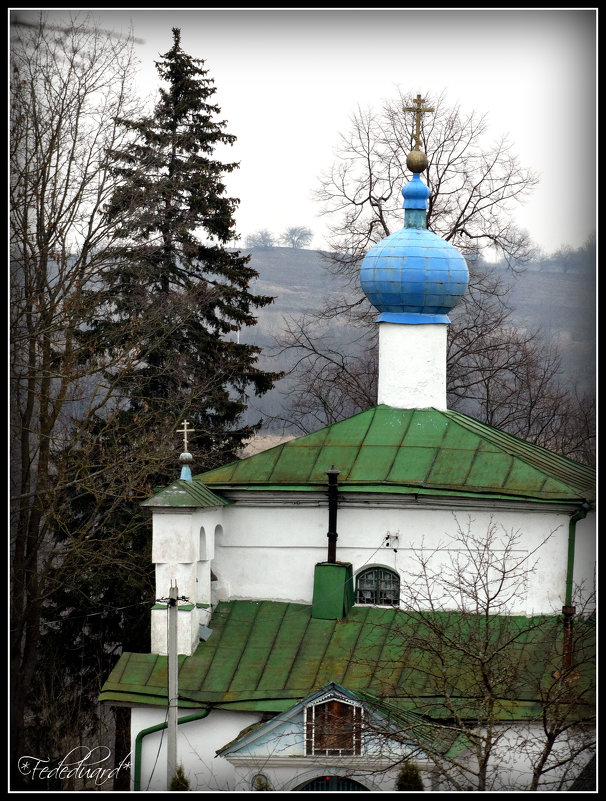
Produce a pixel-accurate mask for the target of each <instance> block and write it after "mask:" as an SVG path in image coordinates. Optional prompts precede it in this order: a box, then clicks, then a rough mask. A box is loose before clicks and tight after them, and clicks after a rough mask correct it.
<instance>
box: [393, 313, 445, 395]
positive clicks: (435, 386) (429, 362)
mask: <svg viewBox="0 0 606 801" xmlns="http://www.w3.org/2000/svg"><path fill="white" fill-rule="evenodd" d="M447 328H448V326H447V324H446V323H431V324H421V325H406V324H402V323H385V322H382V323H379V381H378V394H377V402H378V403H379V404H385V405H387V406H392V407H393V408H395V409H426V408H429V407H435V408H436V409H442V410H444V409H446V343H447V338H446V332H447Z"/></svg>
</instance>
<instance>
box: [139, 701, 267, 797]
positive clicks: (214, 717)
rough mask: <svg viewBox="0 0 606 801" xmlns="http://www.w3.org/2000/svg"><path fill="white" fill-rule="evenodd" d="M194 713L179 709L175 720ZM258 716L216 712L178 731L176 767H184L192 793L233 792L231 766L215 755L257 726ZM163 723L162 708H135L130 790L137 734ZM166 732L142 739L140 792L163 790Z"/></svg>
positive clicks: (233, 777)
mask: <svg viewBox="0 0 606 801" xmlns="http://www.w3.org/2000/svg"><path fill="white" fill-rule="evenodd" d="M195 712H196V710H192V709H179V711H178V715H177V717H178V718H181V717H186V716H189V715H192V714H195ZM260 719H261V716H260V715H259V714H258V713H252V712H229V711H227V710H222V709H217V710H213V711H211V712H210V714H209V715H208V716H207V717H205V718H202V719H200V720H195V721H191V722H188V723H183V724H181V725H179V726H178V727H177V764H181V765H183V770H184V773H185V776H186V777H187V778H188V780H189V782H190V788H191V789H192V790H200V791H213V790H214V791H229V790H234V789H236V780H237V774H236V771H235V769H234V767H233V766H232V765H230V764H229V762H227V761H226V760H225V759H220V758H219V757H217V755H216V751H217V749H218V748H220V747H221V746H223V745H226V744H227V743H228V742H230V741H231V740H233V739H234V738H235V737H236V736H237V735H238V734H239V733H240V732H241V731H242V729H244V728H246V727H247V726H250V725H252V724H253V723H256V722H258V721H259V720H260ZM165 720H166V709H165V708H163V707H157V708H152V707H144V708H139V707H134V708H133V710H132V714H131V757H132V759H133V767H132V768H131V787H132V786H133V782H134V776H135V768H134V759H135V758H136V756H135V754H136V748H135V741H136V737H137V735H138V734H139V732H141V731H143V730H144V729H148V728H150V727H152V726H155V725H157V724H162V723H164V722H165ZM167 740H168V737H167V731H166V729H163V730H161V731H157V732H153V733H151V734H148V735H146V736H145V737H143V739H142V746H141V755H140V768H141V783H140V789H141V790H143V791H145V790H149V791H163V790H166V762H167V754H166V745H167Z"/></svg>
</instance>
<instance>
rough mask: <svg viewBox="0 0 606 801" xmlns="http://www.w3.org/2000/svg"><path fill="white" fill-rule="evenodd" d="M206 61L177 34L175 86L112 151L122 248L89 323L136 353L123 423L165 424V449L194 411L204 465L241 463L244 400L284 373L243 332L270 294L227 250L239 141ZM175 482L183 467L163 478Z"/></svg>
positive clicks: (165, 59)
mask: <svg viewBox="0 0 606 801" xmlns="http://www.w3.org/2000/svg"><path fill="white" fill-rule="evenodd" d="M203 65H204V61H203V60H201V59H196V58H192V57H191V56H189V55H187V54H186V53H185V52H184V51H183V49H182V47H181V41H180V31H179V29H177V28H173V46H172V47H171V49H170V50H169V51H168V52H167V53H166V54H165V55H164V56H162V60H161V61H159V62H157V63H156V67H157V70H158V73H159V75H160V77H161V79H163V81H164V82H165V83H166V84H167V85H166V86H165V87H164V88H161V89H160V99H159V102H158V103H157V105H156V107H155V110H154V113H153V115H152V116H149V117H146V118H144V119H142V120H121V121H120V122H121V124H122V125H123V126H125V127H126V128H127V129H128V130H129V131H130V132H131V133H132V136H133V140H132V142H131V143H130V145H129V146H128V147H126V148H122V149H121V150H117V151H116V152H114V154H113V155H114V159H115V166H114V172H115V175H116V178H117V179H118V188H117V190H116V192H115V194H114V196H113V198H112V201H111V203H110V204H109V207H108V209H107V216H108V219H109V220H110V221H111V222H113V223H114V224H115V225H116V228H117V233H118V235H119V237H120V240H121V241H120V245H119V246H118V247H117V248H116V251H115V257H116V258H115V266H114V267H113V269H112V270H111V271H110V273H109V275H108V276H107V277H106V285H105V288H104V290H103V291H102V292H101V293H100V298H99V300H100V303H99V305H98V308H99V309H100V314H99V316H98V318H97V319H96V320H94V321H93V323H92V325H91V332H92V334H93V335H94V336H95V337H101V340H102V341H104V342H105V346H106V347H107V348H108V350H109V349H111V348H113V347H115V343H116V332H117V331H120V332H122V337H123V338H122V340H121V345H122V346H124V342H125V339H124V338H126V341H128V342H130V343H132V347H131V352H132V349H133V348H135V349H137V350H138V358H137V360H136V361H137V367H136V369H131V370H128V371H126V372H124V374H123V375H121V376H119V377H118V382H119V384H120V387H121V390H122V392H123V394H124V399H125V404H126V411H125V413H124V416H123V420H124V422H125V423H126V418H130V419H131V420H132V419H137V418H138V417H139V416H144V417H145V419H146V421H147V423H148V425H151V426H153V427H158V434H159V437H158V440H157V441H158V444H159V443H160V441H161V440H162V437H161V436H160V429H161V428H164V429H166V427H167V426H168V427H170V426H171V424H172V426H173V430H174V428H176V427H177V425H178V424H179V423H180V421H181V419H183V418H182V417H181V415H186V416H187V419H188V420H189V422H190V423H191V425H192V427H193V429H194V433H193V434H192V435H191V439H190V443H191V446H192V447H191V450H192V452H195V457H196V466H199V467H200V469H202V468H204V469H205V468H208V467H210V466H212V465H214V464H217V463H220V462H223V461H225V460H226V459H228V458H233V455H234V452H235V451H236V450H237V449H238V447H240V446H241V444H242V442H243V440H246V439H247V438H248V437H250V436H251V435H252V433H253V432H254V430H255V428H256V427H257V425H250V424H248V425H240V424H239V420H240V419H241V417H242V413H243V412H244V411H245V410H246V408H247V395H248V394H249V393H252V394H255V395H260V394H263V393H264V392H266V391H267V390H269V389H271V387H272V386H273V382H274V380H275V378H276V377H277V376H276V374H273V373H269V372H264V371H263V370H261V369H260V368H259V366H258V364H257V359H258V355H259V348H257V347H254V346H251V345H248V344H243V343H240V342H239V337H238V336H237V333H236V332H238V331H240V329H241V328H243V327H245V326H252V325H254V324H255V322H256V319H255V317H254V310H255V309H257V308H260V307H263V306H265V305H267V304H268V303H271V301H272V298H270V297H265V296H258V295H253V294H252V293H251V291H250V288H249V286H250V282H251V281H252V280H253V279H254V278H255V277H256V276H257V273H256V272H255V271H254V270H253V269H252V268H251V267H250V266H249V264H248V262H249V259H250V257H249V256H242V255H240V253H239V252H238V251H234V250H230V249H228V247H227V246H228V243H229V242H231V241H233V240H234V239H235V238H236V236H235V221H234V212H235V209H236V206H237V203H238V201H237V200H235V199H233V198H229V197H227V196H226V194H225V191H226V187H225V184H224V183H223V181H224V175H225V174H226V173H230V172H232V171H233V170H234V169H236V168H237V167H238V166H239V165H238V164H237V163H223V162H221V161H220V160H218V159H217V157H216V155H215V151H216V150H217V148H219V147H220V146H223V145H231V144H233V142H234V141H235V137H234V136H233V135H231V134H228V133H226V132H225V122H220V121H218V120H217V115H218V114H219V113H220V108H219V107H218V106H217V105H213V104H212V103H211V102H210V99H211V98H212V96H213V95H214V93H215V91H216V90H215V87H214V82H213V80H212V79H211V78H209V77H208V71H207V70H206V69H204V66H203ZM177 410H179V411H177ZM175 444H176V443H175V440H174V439H173V447H174V446H175ZM160 472H161V471H160ZM172 477H174V468H173V474H172V475H167V476H166V477H165V478H166V479H170V478H172ZM156 480H157V481H158V482H159V483H163V477H162V475H158V476H157V477H156Z"/></svg>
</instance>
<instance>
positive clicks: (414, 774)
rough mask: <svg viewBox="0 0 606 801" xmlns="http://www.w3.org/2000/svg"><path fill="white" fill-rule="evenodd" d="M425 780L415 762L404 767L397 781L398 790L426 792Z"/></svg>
mask: <svg viewBox="0 0 606 801" xmlns="http://www.w3.org/2000/svg"><path fill="white" fill-rule="evenodd" d="M424 789H425V788H424V787H423V780H422V779H421V774H420V773H419V769H418V767H417V766H416V765H415V764H414V762H407V763H406V764H405V765H403V766H402V768H401V770H400V772H399V773H398V778H397V779H396V790H424Z"/></svg>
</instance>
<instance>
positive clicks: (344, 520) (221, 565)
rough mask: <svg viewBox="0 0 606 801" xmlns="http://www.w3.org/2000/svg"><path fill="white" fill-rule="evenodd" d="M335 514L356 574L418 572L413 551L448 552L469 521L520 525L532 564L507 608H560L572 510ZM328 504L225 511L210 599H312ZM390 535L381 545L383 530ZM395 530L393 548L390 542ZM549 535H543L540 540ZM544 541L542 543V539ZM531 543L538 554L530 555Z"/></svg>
mask: <svg viewBox="0 0 606 801" xmlns="http://www.w3.org/2000/svg"><path fill="white" fill-rule="evenodd" d="M346 503H347V501H345V502H344V503H343V504H342V506H341V508H340V509H339V513H338V520H337V530H338V535H339V536H338V541H337V560H338V561H342V562H351V563H352V565H353V570H354V573H355V572H357V571H359V570H360V569H361V568H362V567H363V566H365V565H368V564H381V565H384V566H386V567H390V568H392V569H394V570H397V571H398V572H399V573H400V575H401V579H402V580H403V581H404V580H405V579H406V576H407V575H408V574H410V572H411V571H413V572H414V571H415V564H416V563H415V550H416V551H418V550H419V549H421V548H423V549H424V553H425V554H428V553H435V554H436V555H437V556H438V557H439V556H440V555H441V556H443V557H444V558H445V559H448V558H449V554H450V553H451V551H452V546H451V547H450V549H449V547H448V543H449V535H454V534H456V532H457V530H458V529H461V530H462V531H466V530H467V528H468V527H470V530H471V531H472V532H473V533H474V534H475V535H478V536H480V537H481V536H482V535H483V534H485V533H486V532H487V531H488V529H489V527H491V526H496V527H497V529H498V530H500V531H501V532H503V534H504V535H505V534H507V533H509V532H519V542H518V543H517V545H516V549H515V552H514V553H513V554H512V558H518V557H519V558H522V557H524V556H525V555H528V557H529V558H528V564H529V566H530V565H532V564H534V563H535V562H536V563H537V565H536V572H534V574H533V575H532V576H530V577H529V580H528V582H527V586H526V592H525V593H524V594H522V595H520V597H518V599H517V602H516V605H515V606H513V607H511V608H510V609H509V612H510V613H511V614H533V613H534V614H539V613H544V614H550V613H554V612H555V613H559V612H560V611H561V607H562V605H563V603H564V599H565V585H566V571H567V564H568V561H567V557H568V527H569V519H570V516H569V513H567V514H563V513H557V512H555V511H527V510H511V509H508V510H504V511H500V510H499V509H498V507H496V506H495V507H494V508H493V509H489V510H487V509H468V510H465V509H461V510H459V511H457V512H456V514H454V513H453V512H452V511H450V510H447V509H435V508H426V507H425V508H424V507H421V506H418V507H415V508H406V507H401V508H372V507H370V504H369V505H368V506H365V507H363V506H361V505H360V506H355V507H350V508H347V507H346V506H345V504H346ZM581 524H585V525H584V526H583V533H582V537H581V536H577V541H580V540H583V541H591V540H592V533H591V521H590V520H587V521H579V523H577V526H578V527H579V528H580V526H581ZM327 526H328V511H327V508H326V506H322V507H305V508H303V507H301V508H296V507H294V508H293V507H290V508H267V507H266V506H259V507H257V508H254V507H251V506H244V505H241V506H238V505H234V506H232V507H230V508H229V509H227V510H225V514H224V531H223V534H222V536H221V542H220V544H217V549H216V557H215V559H214V560H213V565H212V569H213V572H214V573H215V575H216V576H217V579H218V581H217V582H216V590H217V594H216V595H215V597H214V602H216V601H217V600H221V599H223V598H229V597H231V598H240V599H242V598H259V599H271V600H289V601H292V602H297V603H311V601H312V597H313V570H314V566H315V564H316V563H317V562H322V561H325V560H326V558H327V537H326V532H327ZM388 534H390V535H392V538H391V539H390V541H389V543H388V544H387V545H386V537H387V535H388ZM394 536H397V538H398V539H397V547H395V548H394V543H396V541H395V540H394V539H393V537H394ZM545 540H547V542H545ZM541 543H543V544H541ZM536 549H538V550H537V552H536V554H532V552H533V551H535V550H536ZM575 571H576V574H575V581H579V580H580V578H581V571H589V572H590V574H592V573H593V568H592V566H591V555H590V553H589V550H588V549H584V551H583V557H582V558H580V557H579V558H578V560H577V562H575Z"/></svg>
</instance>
